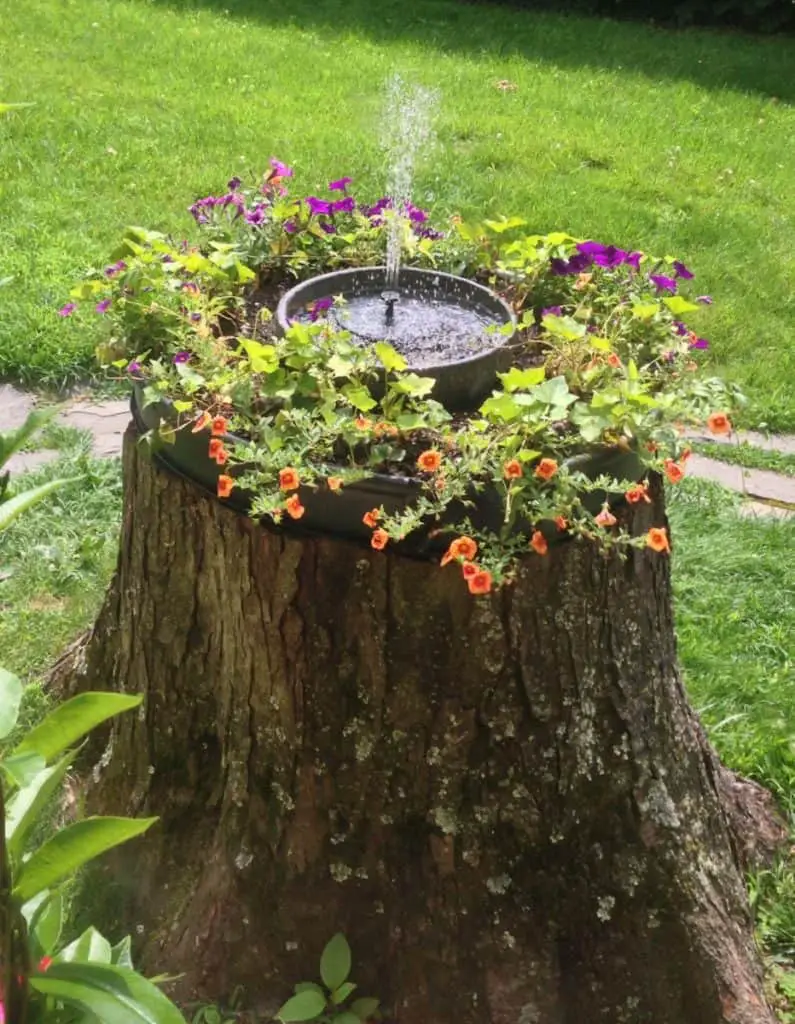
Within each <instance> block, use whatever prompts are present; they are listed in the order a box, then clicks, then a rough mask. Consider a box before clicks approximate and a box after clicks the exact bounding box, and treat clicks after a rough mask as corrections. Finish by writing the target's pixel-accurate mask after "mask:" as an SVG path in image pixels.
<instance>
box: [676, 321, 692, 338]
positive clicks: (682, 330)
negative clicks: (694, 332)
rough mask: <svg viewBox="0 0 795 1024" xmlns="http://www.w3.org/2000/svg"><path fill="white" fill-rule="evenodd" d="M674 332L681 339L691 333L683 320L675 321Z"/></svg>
mask: <svg viewBox="0 0 795 1024" xmlns="http://www.w3.org/2000/svg"><path fill="white" fill-rule="evenodd" d="M674 331H675V332H676V333H677V334H678V335H679V336H680V337H681V338H683V337H684V336H685V335H686V334H689V333H690V332H689V331H688V329H687V324H683V323H682V321H681V320H674Z"/></svg>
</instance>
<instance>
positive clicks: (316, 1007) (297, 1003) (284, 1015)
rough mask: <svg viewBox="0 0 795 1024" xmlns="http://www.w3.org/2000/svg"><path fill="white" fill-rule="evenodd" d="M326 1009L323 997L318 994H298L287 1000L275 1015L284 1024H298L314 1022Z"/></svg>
mask: <svg viewBox="0 0 795 1024" xmlns="http://www.w3.org/2000/svg"><path fill="white" fill-rule="evenodd" d="M325 1008H326V1000H325V998H324V996H323V995H322V994H320V993H318V992H299V993H298V995H295V996H293V997H292V998H291V999H288V1000H287V1002H286V1003H285V1004H284V1006H283V1007H282V1008H281V1009H280V1010H279V1012H278V1013H277V1014H276V1019H277V1020H280V1021H283V1022H284V1024H299V1022H300V1021H305V1020H316V1019H317V1018H318V1017H319V1016H320V1015H321V1013H322V1012H323V1011H324V1010H325Z"/></svg>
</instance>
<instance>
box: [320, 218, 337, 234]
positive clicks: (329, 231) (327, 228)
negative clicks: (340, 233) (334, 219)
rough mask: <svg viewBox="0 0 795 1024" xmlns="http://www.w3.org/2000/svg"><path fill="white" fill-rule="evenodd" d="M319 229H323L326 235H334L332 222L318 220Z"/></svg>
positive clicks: (334, 229)
mask: <svg viewBox="0 0 795 1024" xmlns="http://www.w3.org/2000/svg"><path fill="white" fill-rule="evenodd" d="M320 230H321V231H325V232H326V234H327V235H336V233H337V229H336V228H335V227H334V225H333V224H329V223H328V222H327V221H321V222H320Z"/></svg>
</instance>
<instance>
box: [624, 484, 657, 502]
mask: <svg viewBox="0 0 795 1024" xmlns="http://www.w3.org/2000/svg"><path fill="white" fill-rule="evenodd" d="M624 497H625V498H626V499H627V501H628V502H629V503H630V505H637V504H638V502H639V501H645V502H646V504H647V505H648V504H650V503H651V498H650V497H649V485H648V484H634V485H633V486H632V487H630V489H629V490H628V491H627V492H626V494H625V495H624Z"/></svg>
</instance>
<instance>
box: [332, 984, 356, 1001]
mask: <svg viewBox="0 0 795 1024" xmlns="http://www.w3.org/2000/svg"><path fill="white" fill-rule="evenodd" d="M355 990H356V985H354V983H353V982H352V981H346V982H343V984H342V985H340V987H339V988H335V989H334V991H333V992H332V993H331V1001H332V1003H334V1005H335V1006H339V1005H340V1003H344V1002H345V1000H346V999H347V998H348V996H350V995H352V994H353V993H354V991H355Z"/></svg>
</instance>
